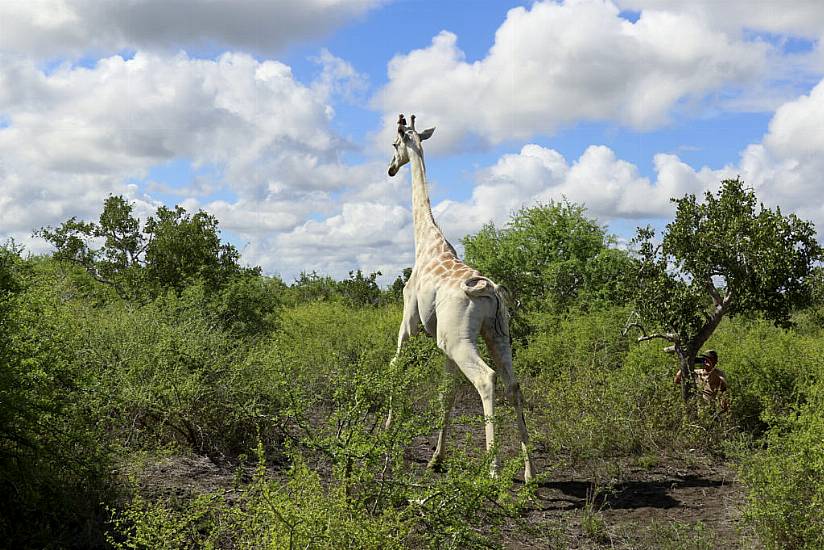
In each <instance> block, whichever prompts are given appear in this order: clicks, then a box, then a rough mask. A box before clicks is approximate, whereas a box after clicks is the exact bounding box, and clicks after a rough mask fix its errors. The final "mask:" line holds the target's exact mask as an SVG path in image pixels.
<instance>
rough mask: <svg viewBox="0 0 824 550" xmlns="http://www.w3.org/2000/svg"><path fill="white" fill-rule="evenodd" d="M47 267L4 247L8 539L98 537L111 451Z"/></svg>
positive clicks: (0, 480) (79, 541)
mask: <svg viewBox="0 0 824 550" xmlns="http://www.w3.org/2000/svg"><path fill="white" fill-rule="evenodd" d="M44 267H45V268H48V266H43V265H41V264H38V263H33V262H26V261H24V260H22V259H21V258H20V256H19V253H18V251H17V250H14V249H11V248H5V247H2V248H0V285H2V287H0V366H2V368H0V539H2V540H3V541H4V544H10V545H11V546H14V547H43V546H46V545H56V546H65V545H79V546H91V545H94V544H97V543H99V542H100V540H99V539H98V538H97V535H99V531H96V530H95V529H94V526H95V525H96V524H98V523H99V521H100V518H101V513H102V511H103V510H102V508H101V504H100V503H101V502H104V501H106V500H108V499H109V498H111V495H112V484H111V479H110V477H109V472H110V471H111V469H112V463H113V461H112V454H111V449H110V448H109V447H108V445H107V442H106V440H105V438H101V433H100V431H99V430H98V428H97V426H96V425H95V423H94V419H95V418H96V417H95V415H94V411H93V409H92V408H91V407H90V405H89V402H88V396H89V395H90V392H91V388H92V386H93V380H91V378H90V376H89V375H90V373H88V372H87V371H85V370H84V369H82V368H80V366H79V365H77V364H76V363H74V361H73V354H74V352H75V350H78V349H80V345H79V331H78V327H77V325H76V323H75V321H74V317H73V312H72V311H71V310H70V309H69V308H68V307H65V305H63V304H62V303H61V300H60V296H61V294H62V291H63V288H62V287H61V285H59V284H55V283H56V281H53V280H49V279H46V280H45V281H44V280H43V271H44V269H43V268H44ZM46 273H48V270H46Z"/></svg>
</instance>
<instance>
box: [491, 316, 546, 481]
mask: <svg viewBox="0 0 824 550" xmlns="http://www.w3.org/2000/svg"><path fill="white" fill-rule="evenodd" d="M483 336H484V340H485V341H486V345H487V348H489V353H490V354H491V355H492V359H493V361H494V362H495V366H496V367H497V369H498V373H499V374H500V375H501V378H503V381H504V385H505V386H506V391H507V394H508V396H509V398H510V399H511V401H512V405H513V407H514V408H515V423H516V425H517V427H518V435H519V436H520V440H521V452H522V453H523V456H524V480H525V481H529V480H530V479H532V478H534V477H535V468H534V466H533V465H532V461H531V460H530V458H529V433H528V431H527V428H526V420H525V419H524V397H523V394H522V393H521V385H520V384H519V383H518V379H517V377H516V376H515V371H514V370H513V368H512V346H511V345H510V343H509V338H508V337H507V336H505V335H503V334H501V333H499V332H497V331H496V330H495V329H494V328H491V327H489V328H487V327H485V328H484V330H483Z"/></svg>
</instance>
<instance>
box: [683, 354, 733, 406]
mask: <svg viewBox="0 0 824 550" xmlns="http://www.w3.org/2000/svg"><path fill="white" fill-rule="evenodd" d="M699 360H700V361H701V363H700V364H701V368H697V369H695V371H694V373H695V378H696V382H697V384H698V387H699V388H700V389H701V396H702V397H703V398H704V401H705V402H706V403H708V404H710V405H717V406H718V407H719V409H720V410H721V412H726V411H727V409H728V408H729V401H728V400H727V396H726V393H727V375H726V374H724V371H722V370H721V369H719V368H717V365H718V353H717V352H716V351H715V350H714V349H711V350H707V352H706V353H705V354H704V355H703V356H700V357H699ZM679 384H681V369H678V372H676V373H675V385H676V386H677V385H679Z"/></svg>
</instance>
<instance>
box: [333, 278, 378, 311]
mask: <svg viewBox="0 0 824 550" xmlns="http://www.w3.org/2000/svg"><path fill="white" fill-rule="evenodd" d="M381 275H382V274H381V272H380V271H376V272H374V273H370V274H369V275H364V274H363V272H362V271H361V270H360V269H358V270H357V271H350V272H349V278H348V279H343V280H342V281H339V282H338V284H337V286H338V288H339V289H340V293H341V294H342V295H343V299H344V300H345V301H346V302H347V303H348V304H349V305H351V306H355V307H363V306H377V305H379V304H380V303H381V289H380V287H379V286H378V283H377V278H378V277H380V276H381Z"/></svg>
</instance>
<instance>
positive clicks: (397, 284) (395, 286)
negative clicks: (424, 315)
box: [386, 267, 412, 303]
mask: <svg viewBox="0 0 824 550" xmlns="http://www.w3.org/2000/svg"><path fill="white" fill-rule="evenodd" d="M411 276H412V268H411V267H405V268H403V271H401V274H400V275H398V276H397V277H395V280H394V281H392V284H391V285H389V288H387V289H386V296H387V299H388V300H389V301H392V302H400V303H402V302H403V287H405V286H406V282H407V281H408V280H409V277H411Z"/></svg>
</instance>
